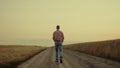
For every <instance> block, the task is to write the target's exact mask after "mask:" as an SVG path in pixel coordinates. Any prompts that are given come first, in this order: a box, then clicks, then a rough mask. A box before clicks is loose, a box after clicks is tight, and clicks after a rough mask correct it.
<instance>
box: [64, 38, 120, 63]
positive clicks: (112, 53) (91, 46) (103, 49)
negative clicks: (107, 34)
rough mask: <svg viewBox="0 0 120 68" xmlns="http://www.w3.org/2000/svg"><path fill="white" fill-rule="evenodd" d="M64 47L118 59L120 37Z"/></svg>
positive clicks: (119, 54)
mask: <svg viewBox="0 0 120 68" xmlns="http://www.w3.org/2000/svg"><path fill="white" fill-rule="evenodd" d="M64 48H67V49H71V50H76V51H80V52H84V53H87V54H91V55H94V56H99V57H104V58H108V59H112V60H117V61H120V39H117V40H108V41H99V42H87V43H78V44H71V45H67V46H64Z"/></svg>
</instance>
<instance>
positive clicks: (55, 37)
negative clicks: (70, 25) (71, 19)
mask: <svg viewBox="0 0 120 68" xmlns="http://www.w3.org/2000/svg"><path fill="white" fill-rule="evenodd" d="M53 40H54V41H60V42H63V40H64V35H63V32H62V31H60V30H56V31H55V32H54V33H53Z"/></svg>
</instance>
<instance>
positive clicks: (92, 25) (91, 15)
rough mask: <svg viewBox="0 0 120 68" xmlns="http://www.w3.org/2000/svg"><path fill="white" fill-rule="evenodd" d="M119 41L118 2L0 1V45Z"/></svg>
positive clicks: (74, 0)
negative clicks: (57, 38) (60, 36)
mask: <svg viewBox="0 0 120 68" xmlns="http://www.w3.org/2000/svg"><path fill="white" fill-rule="evenodd" d="M56 25H60V27H61V31H62V32H63V33H64V35H65V41H64V44H71V43H81V42H90V41H101V40H111V39H120V0H0V44H1V45H3V44H5V45H10V44H11V45H12V44H13V45H16V44H23V45H41V46H53V45H54V43H53V41H52V34H53V32H54V31H55V30H56V29H55V27H56Z"/></svg>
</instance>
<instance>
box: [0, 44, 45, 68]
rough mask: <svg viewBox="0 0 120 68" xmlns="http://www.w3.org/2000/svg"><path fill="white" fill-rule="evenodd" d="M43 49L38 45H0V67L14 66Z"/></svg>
mask: <svg viewBox="0 0 120 68" xmlns="http://www.w3.org/2000/svg"><path fill="white" fill-rule="evenodd" d="M44 49H46V48H43V47H38V46H0V68H14V67H16V65H18V64H19V63H21V62H23V61H25V60H27V59H29V58H31V57H32V56H34V55H35V54H37V53H39V52H41V51H42V50H44Z"/></svg>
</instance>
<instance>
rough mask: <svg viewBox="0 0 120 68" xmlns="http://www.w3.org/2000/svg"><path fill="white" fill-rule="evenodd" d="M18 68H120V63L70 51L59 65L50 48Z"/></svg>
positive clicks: (64, 52)
mask: <svg viewBox="0 0 120 68" xmlns="http://www.w3.org/2000/svg"><path fill="white" fill-rule="evenodd" d="M17 68H120V63H119V62H115V61H111V60H107V59H103V58H99V57H95V56H91V55H87V54H84V53H80V52H77V51H72V50H68V49H64V50H63V63H59V62H58V63H57V62H55V49H54V48H48V49H47V50H45V51H43V52H41V53H39V54H38V55H36V56H34V57H33V58H31V59H30V60H28V61H26V62H24V63H22V64H20V65H19V66H18V67H17Z"/></svg>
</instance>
